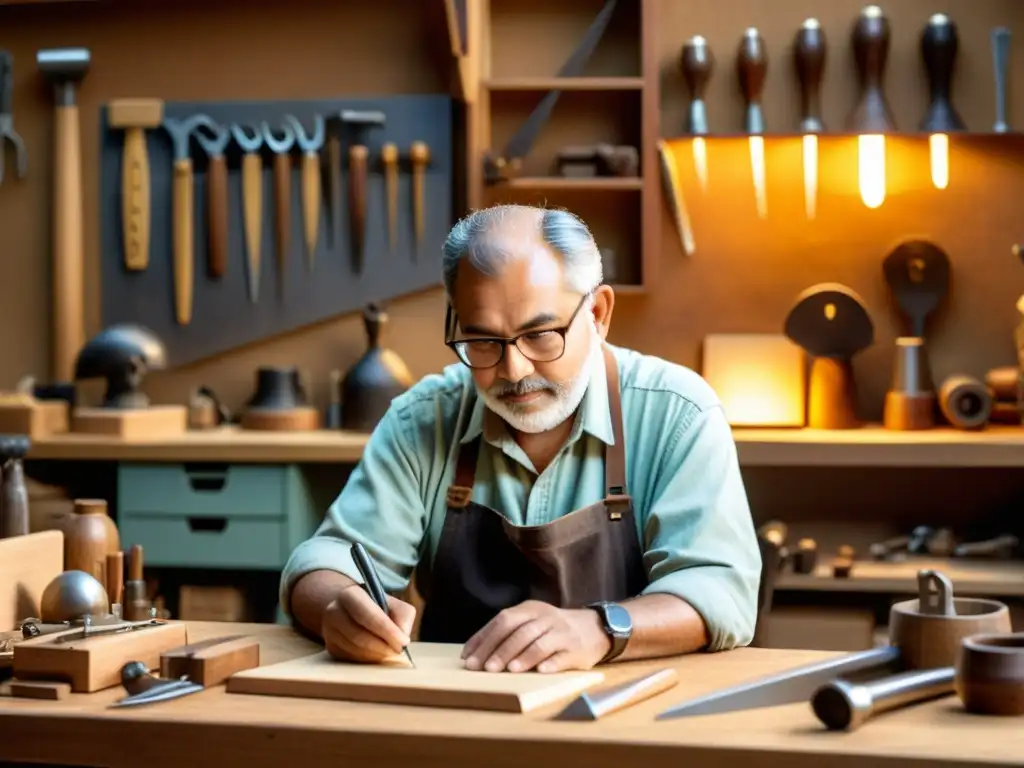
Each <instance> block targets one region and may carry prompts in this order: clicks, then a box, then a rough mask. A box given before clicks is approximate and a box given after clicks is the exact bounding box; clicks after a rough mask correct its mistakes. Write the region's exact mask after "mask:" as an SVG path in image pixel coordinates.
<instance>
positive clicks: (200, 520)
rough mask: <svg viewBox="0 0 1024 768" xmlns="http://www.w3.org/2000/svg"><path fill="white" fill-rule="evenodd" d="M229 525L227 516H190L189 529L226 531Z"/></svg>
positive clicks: (196, 530)
mask: <svg viewBox="0 0 1024 768" xmlns="http://www.w3.org/2000/svg"><path fill="white" fill-rule="evenodd" d="M227 527H228V519H227V518H226V517H190V518H189V519H188V529H189V530H190V531H192V532H193V533H224V529H225V528H227Z"/></svg>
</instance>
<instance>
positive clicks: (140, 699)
mask: <svg viewBox="0 0 1024 768" xmlns="http://www.w3.org/2000/svg"><path fill="white" fill-rule="evenodd" d="M202 690H205V689H204V688H203V686H201V685H200V684H199V683H193V682H192V681H191V680H189V679H188V678H186V677H183V678H182V679H180V680H168V681H167V682H166V683H160V684H159V685H157V686H155V687H153V688H150V689H149V690H148V691H143V692H142V693H136V694H133V695H131V696H125V697H124V698H123V699H118V700H117V701H115V702H114V703H113V704H111V705H110V706H111V707H138V706H141V705H142V704H155V703H157V702H160V701H170V700H171V699H179V698H181V697H182V696H188V695H189V694H192V693H199V691H202Z"/></svg>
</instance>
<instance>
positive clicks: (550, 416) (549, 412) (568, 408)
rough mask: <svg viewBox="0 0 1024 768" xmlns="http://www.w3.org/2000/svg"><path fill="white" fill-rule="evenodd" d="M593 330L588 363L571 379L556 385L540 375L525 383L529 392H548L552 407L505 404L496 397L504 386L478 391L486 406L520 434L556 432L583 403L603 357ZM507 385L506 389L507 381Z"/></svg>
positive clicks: (599, 338)
mask: <svg viewBox="0 0 1024 768" xmlns="http://www.w3.org/2000/svg"><path fill="white" fill-rule="evenodd" d="M590 331H591V332H590V334H589V336H590V340H589V343H590V350H589V352H588V354H587V359H586V362H584V364H583V366H582V367H581V368H580V371H579V373H577V374H576V376H575V377H574V378H573V379H572V380H570V381H568V382H566V383H565V384H555V383H554V382H550V381H548V380H547V379H545V378H543V377H541V376H530V377H528V378H527V379H525V380H524V381H525V382H527V386H528V387H529V389H527V390H526V391H536V390H546V391H547V392H548V393H550V394H553V395H554V401H553V402H552V403H551V404H550V405H546V406H544V407H543V408H539V409H537V408H533V407H531V406H530V405H526V406H523V405H520V404H518V403H509V402H506V401H504V400H502V399H501V398H500V397H498V394H497V392H500V391H501V385H498V386H496V387H492V389H494V390H495V392H485V391H483V390H480V389H479V388H478V389H477V392H479V394H480V397H481V398H482V399H483V401H484V403H485V404H486V405H487V407H488V408H490V409H491V410H492V411H494V412H495V413H496V414H498V416H500V417H501V418H502V420H503V421H505V423H506V424H508V425H509V426H510V427H512V429H514V430H516V431H517V432H526V433H528V434H539V433H541V432H547V431H548V430H551V429H554V428H555V427H557V426H558V425H559V424H562V423H563V422H564V421H565V420H566V419H568V418H570V417H571V416H572V415H573V414H574V413H575V412H576V409H577V408H579V406H580V403H581V402H583V396H584V395H585V394H586V393H587V386H588V385H589V384H590V376H591V373H592V372H593V369H594V365H595V364H596V363H597V361H598V358H599V357H600V355H601V337H600V336H599V335H598V333H597V328H596V327H595V326H594V325H591V326H590ZM505 384H506V386H507V382H505ZM520 384H522V382H520Z"/></svg>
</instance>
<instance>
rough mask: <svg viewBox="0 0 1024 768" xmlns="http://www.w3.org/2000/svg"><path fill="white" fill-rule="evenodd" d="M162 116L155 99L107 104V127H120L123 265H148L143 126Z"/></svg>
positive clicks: (135, 267)
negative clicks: (121, 131)
mask: <svg viewBox="0 0 1024 768" xmlns="http://www.w3.org/2000/svg"><path fill="white" fill-rule="evenodd" d="M163 119H164V103H163V102H162V101H160V100H159V99H118V100H117V101H113V102H111V103H110V105H109V106H108V107H107V122H108V123H109V124H110V127H111V128H124V129H125V133H124V150H123V152H122V157H121V227H122V228H123V230H124V236H123V239H124V266H125V268H126V269H129V270H143V269H145V268H146V267H148V266H149V222H150V200H149V194H150V187H149V152H148V151H147V150H146V132H145V130H146V128H156V127H157V126H159V125H160V123H161V122H162V121H163Z"/></svg>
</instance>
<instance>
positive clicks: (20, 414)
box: [0, 395, 68, 440]
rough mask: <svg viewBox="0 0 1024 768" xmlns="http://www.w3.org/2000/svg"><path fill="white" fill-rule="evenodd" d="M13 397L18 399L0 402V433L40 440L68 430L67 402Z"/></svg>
mask: <svg viewBox="0 0 1024 768" xmlns="http://www.w3.org/2000/svg"><path fill="white" fill-rule="evenodd" d="M15 397H17V398H18V400H16V401H15V400H11V401H4V402H0V434H4V435H27V436H28V437H29V438H30V439H32V440H41V439H43V438H44V437H48V436H49V435H59V434H63V433H65V432H67V431H68V404H67V402H65V401H64V400H36V399H34V398H32V397H29V396H27V395H25V396H20V395H16V396H15Z"/></svg>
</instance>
